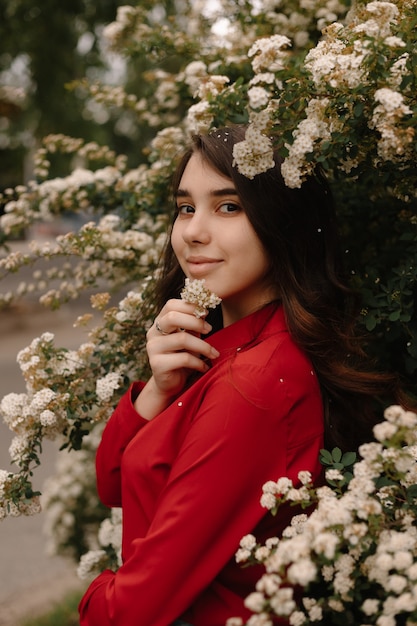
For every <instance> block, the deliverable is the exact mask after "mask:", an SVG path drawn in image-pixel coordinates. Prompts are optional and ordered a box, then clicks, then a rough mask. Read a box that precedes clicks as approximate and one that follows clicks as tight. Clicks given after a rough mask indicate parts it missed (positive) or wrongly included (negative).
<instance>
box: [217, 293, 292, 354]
mask: <svg viewBox="0 0 417 626" xmlns="http://www.w3.org/2000/svg"><path fill="white" fill-rule="evenodd" d="M284 331H287V324H286V322H285V315H284V309H283V307H282V305H281V304H279V303H277V302H272V303H271V304H267V305H266V306H264V307H263V308H262V309H259V310H258V311H255V312H254V313H251V314H250V315H247V316H246V317H243V318H242V319H240V320H238V321H237V322H234V323H233V324H230V326H226V328H222V329H221V330H219V331H217V332H216V333H213V334H212V335H210V336H209V337H207V340H206V341H207V342H208V343H209V344H210V345H212V346H213V347H214V348H216V349H217V350H218V351H219V352H220V353H221V354H222V353H225V352H228V351H236V350H239V348H240V349H242V350H243V349H244V348H245V347H246V346H248V344H250V345H254V344H256V343H259V342H260V341H263V340H264V339H265V338H266V337H268V336H270V335H274V334H276V333H279V332H284Z"/></svg>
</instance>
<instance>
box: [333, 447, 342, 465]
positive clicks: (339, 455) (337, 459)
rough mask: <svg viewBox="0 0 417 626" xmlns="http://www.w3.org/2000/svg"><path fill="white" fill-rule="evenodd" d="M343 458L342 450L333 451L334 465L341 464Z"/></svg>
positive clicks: (335, 449) (334, 449)
mask: <svg viewBox="0 0 417 626" xmlns="http://www.w3.org/2000/svg"><path fill="white" fill-rule="evenodd" d="M341 458H342V451H341V449H340V448H333V450H332V459H333V461H334V463H340V461H341Z"/></svg>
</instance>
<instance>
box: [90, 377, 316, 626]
mask: <svg viewBox="0 0 417 626" xmlns="http://www.w3.org/2000/svg"><path fill="white" fill-rule="evenodd" d="M260 376H262V378H263V379H264V380H265V379H268V378H269V377H268V373H267V371H265V370H262V371H261V372H260V371H259V368H257V367H256V366H255V365H254V366H253V367H252V368H251V367H249V368H245V380H246V377H247V380H248V381H250V382H251V384H252V386H253V381H254V380H255V381H260ZM243 382H245V381H243ZM263 391H264V392H265V394H267V395H263V397H261V398H258V400H259V401H257V402H254V401H253V398H251V397H248V394H244V393H241V392H239V391H238V390H237V389H236V385H234V384H233V383H231V382H230V380H229V379H228V377H227V376H225V377H223V378H220V379H218V380H217V381H216V384H215V385H212V386H211V387H210V388H209V389H208V391H207V395H206V396H205V399H204V402H203V404H202V405H201V407H200V410H199V412H198V414H197V415H196V416H195V419H194V420H193V422H192V423H191V425H190V428H189V430H188V432H187V435H186V437H185V440H184V442H183V445H182V447H181V450H180V452H179V454H178V456H177V458H176V461H175V463H174V465H173V466H172V469H171V472H170V475H169V479H168V482H167V484H166V487H165V489H164V491H163V492H162V494H161V497H160V500H159V505H158V508H157V510H156V513H155V515H154V518H153V520H152V522H151V525H150V527H149V532H148V533H147V535H146V537H143V538H138V539H136V540H135V541H134V542H133V545H132V547H131V550H130V554H129V558H128V559H127V560H126V562H125V563H124V564H123V565H122V567H121V568H120V569H119V571H118V572H117V573H116V574H115V575H113V576H111V575H110V574H102V575H101V576H100V577H99V578H98V579H97V580H96V581H94V582H93V583H92V586H91V587H90V588H89V590H88V591H87V594H86V596H85V598H84V599H83V601H82V603H81V626H107V625H109V624H111V625H112V626H126V625H127V624H140V625H141V626H167V625H168V624H171V623H172V622H173V621H174V620H175V619H176V618H178V617H179V616H180V615H181V614H183V613H184V612H185V611H186V609H187V608H188V607H190V606H192V604H193V602H194V601H195V599H196V598H197V597H198V596H199V595H200V594H201V593H202V592H203V591H204V590H206V589H207V588H208V587H210V585H211V583H212V581H213V580H214V579H215V578H216V576H217V575H218V574H219V572H220V571H221V570H222V569H223V568H224V566H225V565H226V563H227V562H228V561H229V560H230V559H231V558H233V556H234V554H235V551H236V549H237V547H238V543H239V540H240V538H241V537H242V536H243V535H245V534H247V533H248V532H251V531H252V530H253V529H254V528H255V526H256V525H257V523H258V522H259V521H260V519H261V518H262V517H263V516H264V515H265V510H264V509H262V507H261V506H260V502H259V500H260V496H261V490H262V485H263V483H264V482H266V481H267V480H270V479H277V478H278V477H279V476H281V475H288V473H289V471H290V474H292V475H293V477H294V478H295V479H296V476H297V473H298V471H299V470H301V469H310V470H311V471H312V472H313V474H316V475H317V474H318V473H319V471H320V469H319V465H318V453H319V449H320V447H321V445H322V439H321V430H320V428H319V426H318V424H319V419H316V420H315V419H314V417H313V418H312V412H313V414H314V411H315V412H316V414H317V415H318V414H319V409H318V404H319V402H320V401H319V398H318V395H319V394H318V391H317V390H315V391H312V388H311V387H310V388H309V391H308V392H306V391H305V390H303V391H302V392H300V393H295V394H294V393H293V391H294V390H291V389H288V387H287V385H285V384H280V381H277V380H276V379H275V380H272V379H269V380H267V387H264V390H263ZM306 395H307V396H308V398H307V397H305V396H306ZM303 396H304V397H303ZM311 403H312V404H311ZM156 419H158V418H156ZM290 432H291V433H293V432H298V433H299V434H298V435H297V437H298V441H297V442H294V441H293V440H292V441H291V442H289V438H292V437H293V434H291V435H289V433H290ZM125 514H126V515H128V514H129V513H128V511H127V512H125ZM249 616H250V613H249V612H248V611H247V610H246V609H244V608H243V605H242V609H241V617H243V618H248V617H249ZM187 617H188V614H187ZM202 620H203V621H204V624H207V625H213V624H217V623H218V621H216V620H215V616H212V617H209V616H205V617H204V618H202V617H201V615H199V619H197V620H196V623H197V624H198V626H200V625H201V624H203V621H202ZM190 621H191V618H190Z"/></svg>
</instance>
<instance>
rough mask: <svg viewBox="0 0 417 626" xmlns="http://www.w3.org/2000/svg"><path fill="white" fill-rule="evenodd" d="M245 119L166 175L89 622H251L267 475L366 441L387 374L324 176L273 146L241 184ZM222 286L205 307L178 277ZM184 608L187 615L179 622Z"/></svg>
mask: <svg viewBox="0 0 417 626" xmlns="http://www.w3.org/2000/svg"><path fill="white" fill-rule="evenodd" d="M243 138H244V129H242V128H229V129H223V130H215V131H212V132H211V133H210V134H209V135H207V136H199V137H197V138H196V139H195V141H194V144H193V146H192V148H191V149H190V151H189V152H187V154H186V155H185V156H184V158H183V160H182V162H181V163H180V165H179V168H178V172H177V175H176V177H175V180H174V197H175V200H176V211H175V218H174V222H173V226H172V232H171V236H170V243H169V245H168V248H167V251H166V257H165V262H164V267H163V273H162V278H161V280H160V283H159V285H158V287H157V298H158V302H159V303H160V307H159V309H160V310H159V314H158V316H157V319H156V321H155V323H154V324H153V326H152V327H151V328H150V330H149V332H148V336H147V351H148V356H149V362H150V366H151V369H152V376H151V378H150V380H149V381H148V382H147V383H146V384H145V383H134V384H133V385H132V386H131V388H130V389H129V390H128V392H127V393H126V395H125V396H124V397H123V398H122V400H121V402H120V403H119V405H118V407H117V409H116V410H115V412H114V414H113V416H112V417H111V419H110V421H109V422H108V424H107V426H106V428H105V431H104V434H103V439H102V443H101V445H100V448H99V450H98V454H97V478H98V490H99V493H100V497H101V499H102V501H103V502H104V503H105V504H106V505H108V506H123V565H122V567H121V568H120V569H119V571H118V572H117V573H113V572H110V571H105V572H103V573H102V574H101V575H100V576H99V577H98V578H97V579H96V580H95V581H93V582H92V584H91V585H90V587H89V589H88V590H87V592H86V594H85V596H84V598H83V600H82V602H81V604H80V614H81V622H80V623H81V625H82V626H109V625H112V626H169V625H171V624H173V623H175V624H184V623H185V624H191V625H192V626H221V625H222V626H223V625H224V624H225V622H226V620H227V619H228V618H229V617H232V616H236V617H242V618H243V619H246V618H248V617H249V616H250V612H249V611H248V610H247V609H246V608H245V607H244V604H243V600H244V598H245V597H246V596H247V595H248V594H249V593H250V592H251V591H253V590H254V588H255V583H256V581H257V580H258V579H259V577H260V575H261V572H260V570H259V568H257V567H256V568H251V567H249V568H241V567H240V566H239V565H237V564H236V562H235V559H234V554H235V552H236V550H237V548H238V546H239V541H240V539H241V538H242V537H243V536H244V535H246V534H248V533H253V534H254V535H255V536H256V537H257V539H258V540H259V541H260V542H261V543H263V542H264V540H265V539H267V538H268V537H271V536H275V535H279V534H280V533H281V532H282V530H283V528H285V526H287V525H288V523H289V521H290V518H291V515H292V514H293V513H294V510H293V509H291V510H289V509H287V510H283V511H282V512H281V511H280V514H279V515H278V516H277V517H276V518H275V517H273V516H271V515H270V514H269V513H265V510H264V509H262V507H261V505H260V496H261V492H262V485H263V484H264V483H265V482H266V481H268V480H277V479H278V478H279V477H280V476H288V477H290V478H291V479H292V480H293V481H294V483H297V482H298V473H299V471H300V470H308V471H310V472H311V474H312V476H313V479H314V480H315V481H318V480H320V475H321V469H320V464H319V460H318V458H319V450H320V448H322V447H323V445H324V442H325V443H326V445H327V446H332V445H334V444H338V445H340V446H341V447H342V448H343V449H354V448H355V447H357V445H358V444H359V443H360V442H362V441H364V440H366V439H370V438H371V427H372V424H373V423H374V422H375V421H378V420H379V416H378V415H377V416H376V417H375V415H374V407H373V398H374V397H376V396H381V395H382V390H384V392H386V391H391V392H392V393H393V394H395V391H396V381H395V378H394V377H390V376H387V375H379V374H378V375H377V374H373V373H371V372H370V371H367V369H366V367H365V359H364V356H363V354H362V352H361V350H360V348H359V345H358V342H357V341H356V339H355V337H354V334H353V311H352V307H351V304H350V303H351V300H352V295H351V293H350V291H349V289H348V287H347V286H346V284H345V282H344V280H343V274H342V268H341V263H340V260H339V252H338V247H337V233H336V225H335V217H334V212H333V207H332V201H331V196H330V193H329V190H328V187H327V185H326V183H325V181H324V179H323V177H322V176H321V175H320V173H317V174H316V175H315V176H312V177H311V178H310V179H309V180H307V181H306V182H305V183H304V184H303V185H302V187H301V189H289V188H287V187H286V186H285V184H284V182H283V180H282V178H281V174H280V160H279V158H278V156H277V157H276V166H275V168H273V169H271V170H270V171H268V172H266V173H265V174H261V175H259V176H256V177H255V178H254V179H253V180H249V179H247V178H245V177H244V176H242V175H240V174H239V173H238V172H237V170H236V169H235V168H234V167H233V165H232V162H233V157H232V150H233V145H234V144H235V143H236V142H237V141H240V140H242V139H243ZM185 277H188V278H190V279H203V278H204V279H205V284H206V286H207V287H208V288H209V289H211V290H212V291H213V292H214V293H216V294H217V295H218V296H219V297H221V298H222V302H221V305H220V306H219V307H218V309H217V310H216V311H214V314H212V313H211V312H210V313H209V314H208V315H207V317H202V318H198V317H196V316H195V315H194V311H195V306H194V305H192V304H190V303H188V302H185V301H183V300H182V299H181V298H180V297H179V294H180V291H181V289H182V287H183V285H184V279H185ZM177 620H178V621H177Z"/></svg>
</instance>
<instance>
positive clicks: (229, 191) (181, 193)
mask: <svg viewBox="0 0 417 626" xmlns="http://www.w3.org/2000/svg"><path fill="white" fill-rule="evenodd" d="M209 195H210V196H214V197H216V198H218V197H222V196H237V195H238V193H237V191H236V189H235V188H234V187H225V188H224V189H213V191H210V192H209ZM191 196H192V194H191V193H190V192H189V191H187V189H177V191H176V193H175V197H176V198H191Z"/></svg>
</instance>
